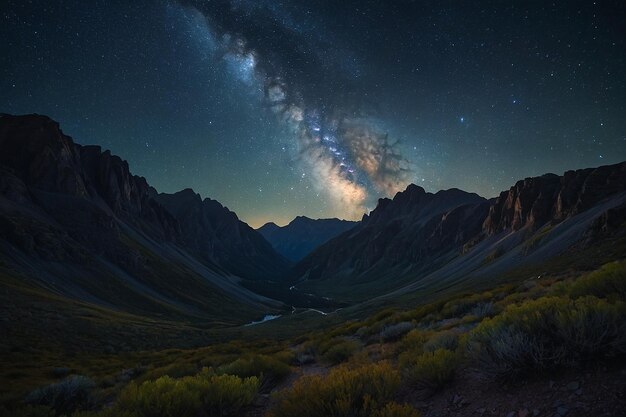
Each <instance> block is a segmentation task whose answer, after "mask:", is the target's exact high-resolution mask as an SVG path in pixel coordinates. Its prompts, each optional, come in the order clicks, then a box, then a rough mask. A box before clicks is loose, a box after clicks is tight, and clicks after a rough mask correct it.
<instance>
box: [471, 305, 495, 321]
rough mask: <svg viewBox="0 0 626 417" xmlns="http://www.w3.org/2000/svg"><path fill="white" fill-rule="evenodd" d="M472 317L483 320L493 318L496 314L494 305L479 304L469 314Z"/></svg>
mask: <svg viewBox="0 0 626 417" xmlns="http://www.w3.org/2000/svg"><path fill="white" fill-rule="evenodd" d="M469 314H470V315H472V316H474V317H476V318H478V319H483V318H485V317H491V316H493V314H494V308H493V303H492V302H488V303H478V304H477V305H476V306H475V307H474V308H472V309H471V311H470V312H469Z"/></svg>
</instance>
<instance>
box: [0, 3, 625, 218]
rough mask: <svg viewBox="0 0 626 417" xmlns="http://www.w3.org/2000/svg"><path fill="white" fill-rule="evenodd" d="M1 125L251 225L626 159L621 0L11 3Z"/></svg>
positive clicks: (0, 6)
mask: <svg viewBox="0 0 626 417" xmlns="http://www.w3.org/2000/svg"><path fill="white" fill-rule="evenodd" d="M0 21H1V22H2V24H0V39H2V42H0V112H5V113H11V114H24V113H39V114H45V115H48V116H50V117H52V118H53V119H55V120H57V121H58V122H59V123H60V125H61V127H62V128H63V131H64V132H65V133H66V134H68V135H71V136H72V137H73V138H74V140H76V141H77V142H78V143H83V144H99V145H101V146H103V147H104V148H107V149H110V150H111V152H112V153H115V154H117V155H119V156H121V157H122V158H124V159H125V160H127V161H128V163H129V166H130V168H131V170H132V172H133V173H135V174H137V175H141V176H144V177H146V179H147V181H148V182H149V183H150V184H151V185H153V186H154V187H155V188H156V189H157V190H159V191H161V192H169V193H172V192H176V191H179V190H181V189H184V188H188V187H189V188H192V189H194V190H195V191H196V192H198V193H199V194H200V195H202V196H203V197H210V198H213V199H216V200H218V201H220V202H221V203H223V204H224V205H226V206H227V207H228V208H230V209H231V210H233V211H235V212H236V213H237V215H238V216H239V217H240V218H241V219H243V220H244V221H246V222H248V223H249V224H250V225H252V226H254V227H258V226H261V225H262V224H263V223H265V222H268V221H274V222H276V223H277V224H281V225H282V224H286V223H288V222H289V221H291V220H292V219H293V218H294V217H296V216H298V215H305V216H308V217H312V218H324V217H343V218H350V219H358V218H360V217H361V216H362V214H363V212H366V211H367V210H369V209H371V208H373V207H375V206H376V204H377V199H378V198H379V197H383V196H392V195H393V194H394V193H395V192H396V191H398V190H401V189H402V188H404V187H405V185H406V184H407V183H408V182H414V183H416V184H418V185H420V186H422V187H424V188H425V189H426V190H427V191H430V192H437V191H438V190H441V189H448V188H452V187H456V188H460V189H463V190H466V191H470V192H476V193H478V194H480V195H482V196H484V197H494V196H497V195H498V194H499V193H500V191H502V190H505V189H508V188H509V187H510V186H511V185H512V184H514V183H515V181H517V180H519V179H521V178H525V177H529V176H537V175H542V174H544V173H547V172H553V173H557V174H561V173H563V172H564V171H566V170H570V169H579V168H587V167H594V166H599V165H605V164H612V163H618V162H621V161H623V160H625V159H626V117H624V114H626V77H625V76H624V74H626V54H624V50H626V32H625V26H624V21H626V2H624V1H623V0H603V1H593V2H592V1H556V2H552V1H549V2H548V1H537V2H505V1H501V0H476V1H419V0H397V1H381V0H341V1H337V0H315V1H312V0H288V1H287V0H210V1H209V0H133V1H123V0H107V1H84V0H64V1H48V0H29V1H23V0H4V1H2V2H0Z"/></svg>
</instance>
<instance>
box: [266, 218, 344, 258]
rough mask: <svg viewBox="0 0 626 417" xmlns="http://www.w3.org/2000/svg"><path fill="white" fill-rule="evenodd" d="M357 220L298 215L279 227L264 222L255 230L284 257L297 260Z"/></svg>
mask: <svg viewBox="0 0 626 417" xmlns="http://www.w3.org/2000/svg"><path fill="white" fill-rule="evenodd" d="M355 225H357V222H351V221H347V220H339V219H317V220H313V219H309V218H308V217H305V216H298V217H296V218H295V219H293V220H292V221H291V222H290V223H289V224H288V225H286V226H283V227H280V226H277V225H276V224H275V223H266V224H264V225H263V226H261V227H260V228H259V229H257V231H258V232H259V233H260V234H261V235H263V237H264V238H265V239H266V240H267V241H268V242H269V243H270V244H271V245H272V247H273V248H274V249H275V250H276V251H277V252H278V253H280V254H281V255H283V256H284V257H285V258H287V259H289V260H291V261H294V262H297V261H299V260H301V259H302V258H304V257H305V256H306V255H308V254H309V253H310V252H311V251H312V250H313V249H315V248H316V247H318V246H320V245H321V244H323V243H326V242H328V241H329V240H330V239H332V238H334V237H336V236H338V235H340V234H342V233H343V232H346V231H348V230H350V229H352V228H353V227H354V226H355Z"/></svg>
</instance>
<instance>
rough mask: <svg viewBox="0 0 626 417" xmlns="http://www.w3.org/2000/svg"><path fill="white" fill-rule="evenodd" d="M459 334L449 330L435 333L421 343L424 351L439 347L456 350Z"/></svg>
mask: <svg viewBox="0 0 626 417" xmlns="http://www.w3.org/2000/svg"><path fill="white" fill-rule="evenodd" d="M458 344H459V336H457V335H456V334H455V333H453V332H451V331H443V332H440V333H437V334H436V335H434V336H433V337H432V338H430V339H429V340H428V341H427V342H426V343H424V345H423V350H424V351H425V352H434V351H436V350H439V349H447V350H452V351H453V350H456V348H457V346H458Z"/></svg>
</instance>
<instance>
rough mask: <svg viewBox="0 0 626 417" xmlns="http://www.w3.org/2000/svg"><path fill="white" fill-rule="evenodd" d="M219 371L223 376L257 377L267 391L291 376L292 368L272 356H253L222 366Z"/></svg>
mask: <svg viewBox="0 0 626 417" xmlns="http://www.w3.org/2000/svg"><path fill="white" fill-rule="evenodd" d="M217 371H218V373H221V374H230V375H237V376H239V377H242V378H245V377H251V376H256V377H258V378H259V380H260V381H261V386H262V390H267V389H269V388H271V387H272V386H274V385H276V384H277V383H278V382H280V381H282V380H283V379H284V378H285V377H286V376H287V375H289V374H290V373H291V368H290V367H289V365H287V364H286V363H284V362H281V361H279V360H277V359H275V358H273V357H271V356H267V355H253V356H249V357H244V358H239V359H237V360H236V361H234V362H231V363H229V364H228V365H224V366H220V367H219V368H218V369H217Z"/></svg>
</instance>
